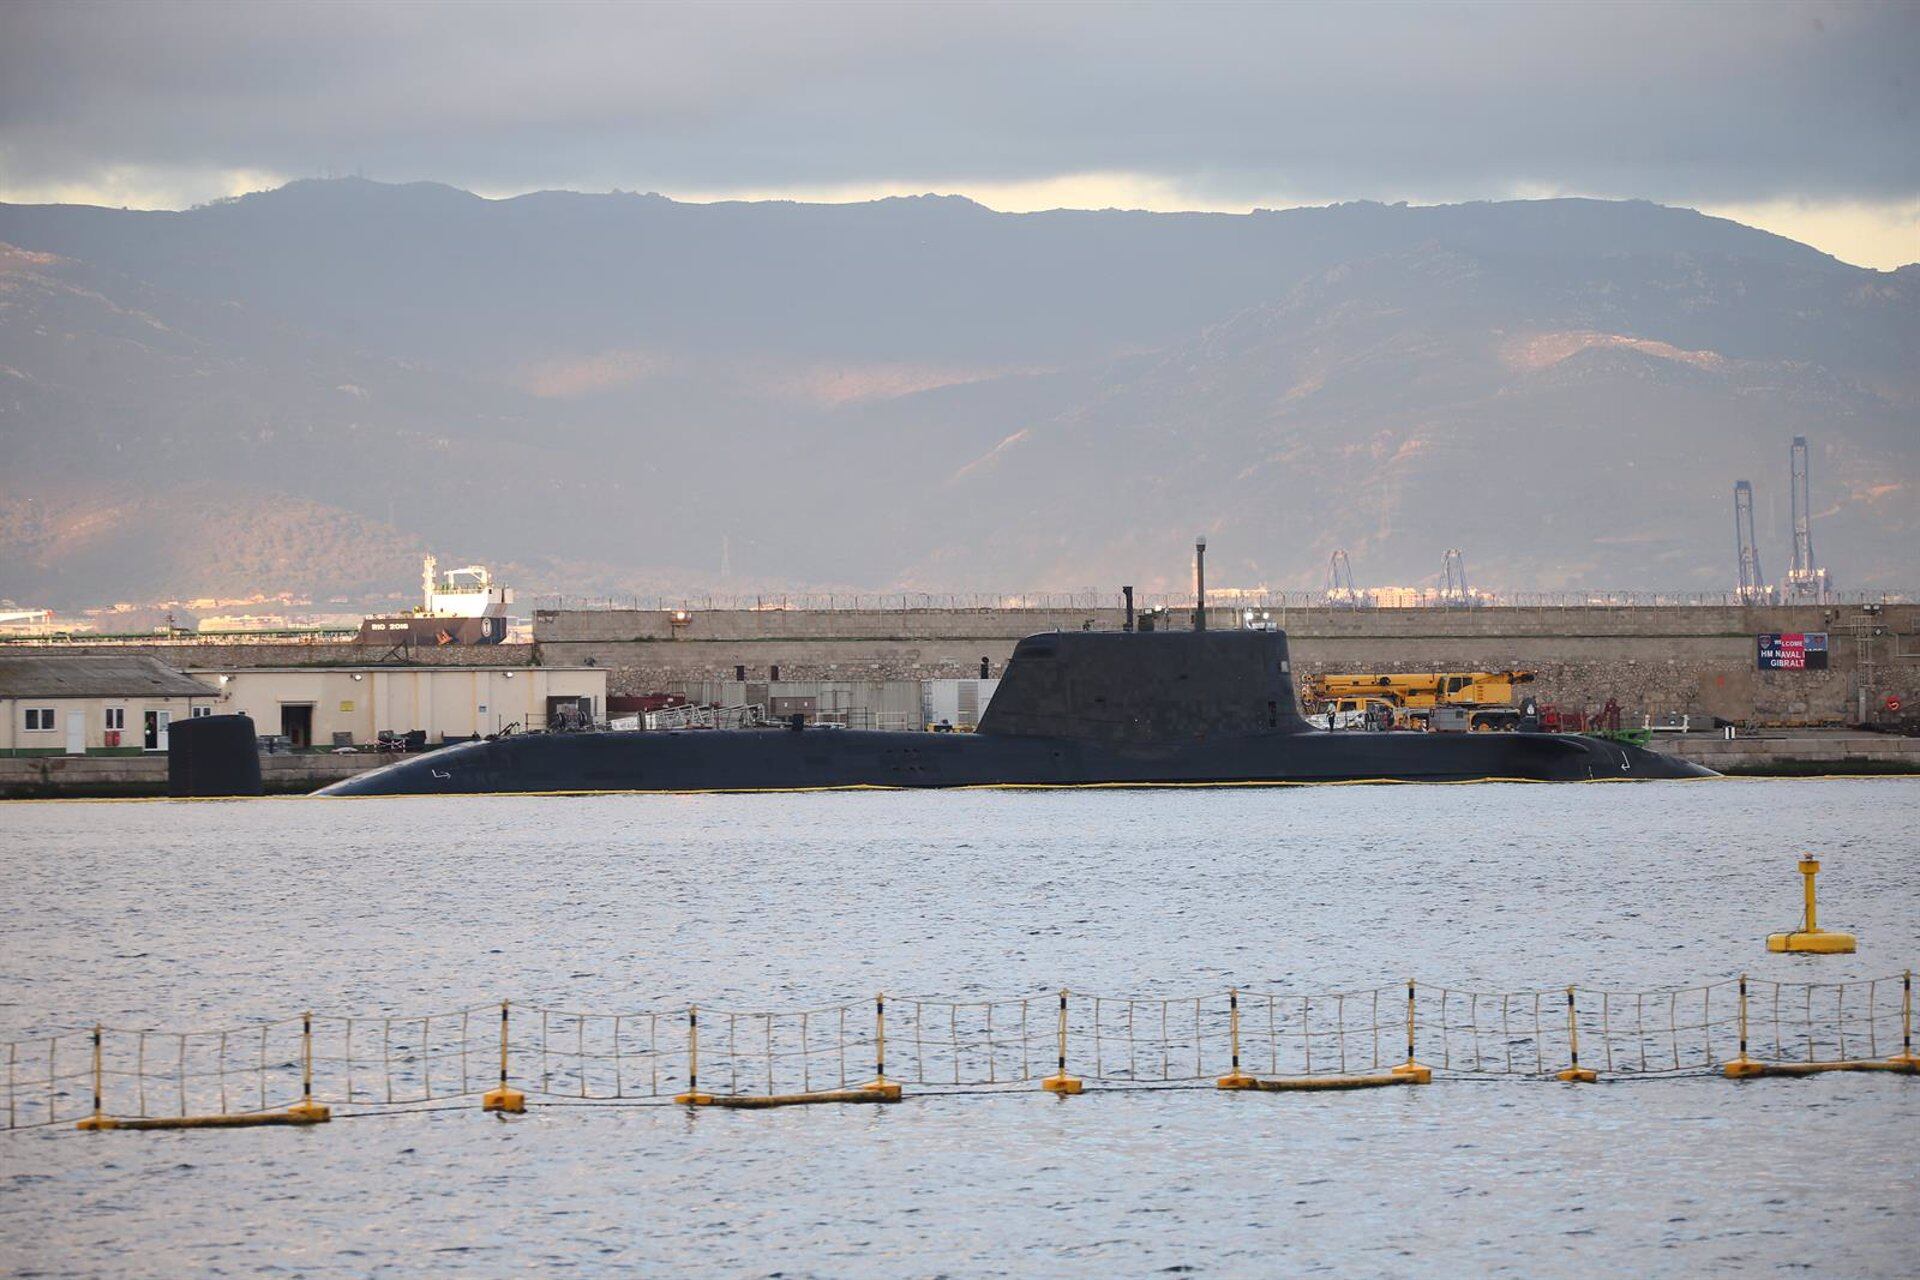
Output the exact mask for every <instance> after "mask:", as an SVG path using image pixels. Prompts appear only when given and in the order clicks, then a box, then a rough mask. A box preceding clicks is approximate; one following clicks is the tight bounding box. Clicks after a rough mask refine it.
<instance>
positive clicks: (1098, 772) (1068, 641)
mask: <svg viewBox="0 0 1920 1280" xmlns="http://www.w3.org/2000/svg"><path fill="white" fill-rule="evenodd" d="M1293 680H1294V677H1293V667H1292V662H1291V660H1290V658H1289V655H1288V651H1287V637H1286V635H1285V633H1284V632H1280V631H1204V630H1195V631H1152V632H1135V631H1117V632H1080V631H1068V632H1055V633H1046V634H1041V635H1034V636H1028V637H1027V638H1026V639H1024V640H1022V641H1020V643H1019V644H1018V645H1017V646H1016V647H1015V649H1014V652H1013V658H1012V660H1011V661H1010V662H1009V663H1008V664H1007V670H1006V675H1005V677H1004V678H1003V679H1002V681H1001V683H1000V688H999V690H998V691H997V692H996V693H995V695H994V698H993V701H992V702H991V703H990V704H988V707H987V710H986V713H985V714H984V715H983V716H982V717H981V720H980V727H979V729H978V730H977V731H976V732H974V733H971V734H953V733H897V732H880V731H870V730H845V729H835V730H831V731H826V730H820V729H807V728H803V727H802V726H801V725H800V724H799V722H798V721H795V722H794V723H793V724H792V726H791V727H781V728H760V729H737V730H679V731H664V732H652V733H636V732H621V733H556V734H527V735H521V736H517V737H507V738H500V739H498V740H495V741H481V742H467V743H460V744H457V745H455V746H450V747H444V748H442V749H440V750H438V751H433V752H429V753H428V754H426V755H422V756H415V757H413V758H411V759H407V760H404V761H400V762H398V763H395V764H392V765H388V766H386V767H384V768H380V769H374V770H372V771H370V772H368V773H364V774H361V775H359V776H358V777H354V778H350V779H348V780H346V781H344V782H338V783H335V784H334V785H332V786H329V787H325V788H323V789H321V790H320V791H319V792H318V793H317V794H319V795H325V796H365V795H443V794H444V795H458V794H474V793H483V792H590V791H767V790H809V789H827V788H856V787H890V788H897V787H992V786H1000V787H1023V786H1024V787H1080V786H1150V785H1175V786H1198V785H1209V784H1211V785H1261V784H1282V783H1307V782H1356V781H1386V782H1470V781H1483V780H1489V779H1506V780H1513V781H1531V782H1584V781H1590V780H1596V779H1648V778H1699V777H1711V776H1713V774H1712V771H1711V770H1708V769H1704V768H1702V767H1700V766H1699V765H1696V764H1692V763H1690V762H1688V761H1685V760H1679V759H1675V758H1673V757H1670V756H1666V755H1663V754H1660V753H1658V752H1654V751H1648V750H1646V749H1644V748H1641V747H1636V746H1632V745H1630V744H1627V743H1621V742H1612V741H1604V740H1601V739H1597V738H1584V737H1573V736H1566V735H1559V734H1538V733H1490V734H1459V735H1452V734H1425V733H1348V732H1323V731H1320V730H1316V729H1314V728H1313V727H1312V726H1310V725H1309V724H1308V723H1307V722H1306V720H1305V719H1304V718H1302V716H1301V715H1300V711H1299V705H1298V702H1297V700H1296V698H1295V695H1294V686H1293Z"/></svg>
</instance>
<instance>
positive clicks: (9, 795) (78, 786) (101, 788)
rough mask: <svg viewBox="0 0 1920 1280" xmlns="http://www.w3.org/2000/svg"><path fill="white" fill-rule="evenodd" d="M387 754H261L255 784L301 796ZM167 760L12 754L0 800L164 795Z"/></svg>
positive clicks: (2, 773) (2, 770) (4, 766)
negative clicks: (258, 777) (258, 779)
mask: <svg viewBox="0 0 1920 1280" xmlns="http://www.w3.org/2000/svg"><path fill="white" fill-rule="evenodd" d="M391 759H392V757H391V756H379V755H373V754H370V753H369V754H360V755H350V756H345V755H342V756H336V755H320V754H315V755H271V756H269V755H263V756H261V757H260V780H261V783H262V784H263V785H264V786H265V787H266V790H267V794H269V795H304V794H306V793H307V792H309V791H315V790H318V789H319V788H321V787H324V786H326V785H327V784H328V783H331V782H338V781H340V780H341V779H342V778H351V777H353V776H354V775H355V774H357V773H365V772H366V771H367V770H368V769H373V768H377V767H378V766H380V765H383V764H386V763H388V762H389V761H390V760H391ZM166 793H167V757H166V756H165V755H164V754H161V753H155V754H152V755H138V756H14V757H6V758H0V800H39V799H52V798H61V799H75V798H94V797H121V796H164V795H165V794H166Z"/></svg>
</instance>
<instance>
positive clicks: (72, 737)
mask: <svg viewBox="0 0 1920 1280" xmlns="http://www.w3.org/2000/svg"><path fill="white" fill-rule="evenodd" d="M67 754H68V755H70V756H83V755H85V754H87V713H86V712H84V711H81V710H77V709H75V710H69V711H68V712H67Z"/></svg>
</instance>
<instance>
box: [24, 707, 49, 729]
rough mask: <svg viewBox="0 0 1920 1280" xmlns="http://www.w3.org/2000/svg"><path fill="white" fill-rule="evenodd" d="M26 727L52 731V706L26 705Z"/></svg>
mask: <svg viewBox="0 0 1920 1280" xmlns="http://www.w3.org/2000/svg"><path fill="white" fill-rule="evenodd" d="M27 728H29V729H32V730H36V731H39V730H45V731H47V732H49V733H50V732H52V730H53V708H52V707H28V708H27Z"/></svg>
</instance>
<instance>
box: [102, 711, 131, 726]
mask: <svg viewBox="0 0 1920 1280" xmlns="http://www.w3.org/2000/svg"><path fill="white" fill-rule="evenodd" d="M105 715H106V723H105V724H104V725H102V726H101V727H102V728H106V729H124V728H126V727H127V709H126V708H125V707H108V708H107V709H106V712H105Z"/></svg>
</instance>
